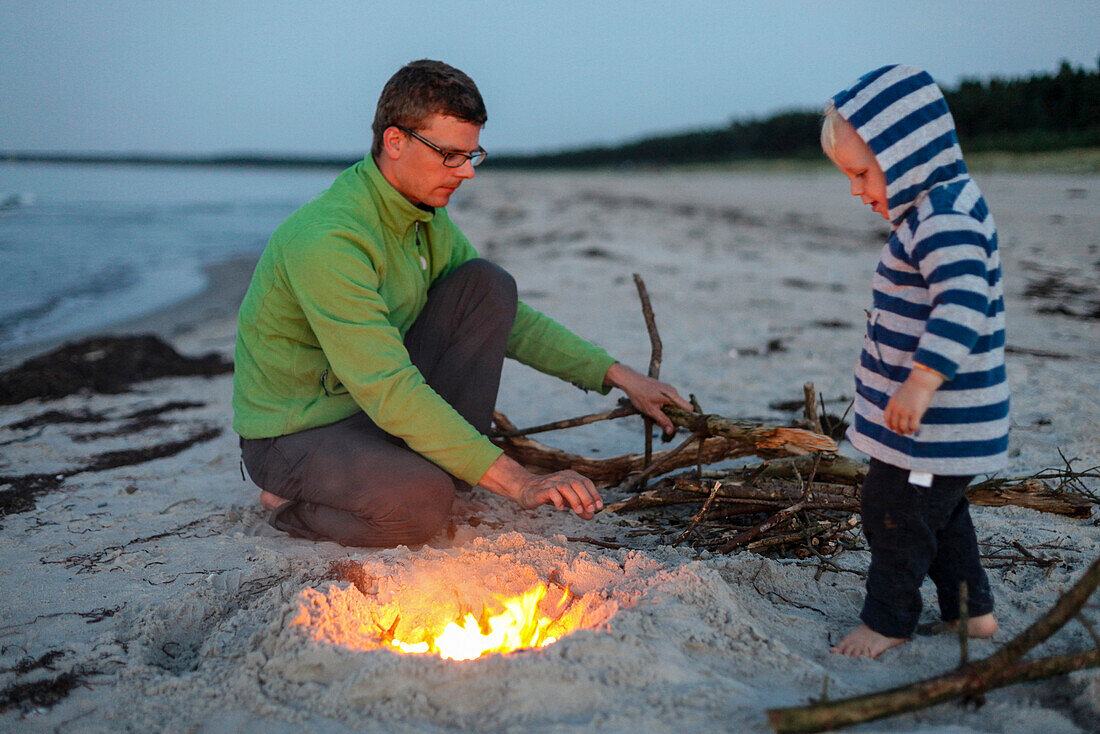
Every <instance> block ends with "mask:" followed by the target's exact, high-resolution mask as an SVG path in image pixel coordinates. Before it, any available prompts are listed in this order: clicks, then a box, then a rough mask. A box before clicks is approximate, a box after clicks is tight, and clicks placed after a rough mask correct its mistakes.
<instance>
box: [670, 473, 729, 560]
mask: <svg viewBox="0 0 1100 734" xmlns="http://www.w3.org/2000/svg"><path fill="white" fill-rule="evenodd" d="M721 486H722V483H721V482H715V483H714V489H712V490H710V496H708V497H707V501H706V502H704V503H703V509H701V510H699V514H698V515H696V516H695V517H693V518H692V520H691V524H690V525H688V526H687V528H686V529H685V530H684V532H682V533H680V536H679V537H678V538H676V540H674V541H672V546H673V547H676V546H678V545H680V543H683V542H684V540H685V539H687V537H688V536H689V535H691V533H692V532H693V531H694V530H695V526H696V525H698V524H699V521H700V520H702V519H703V516H704V515H706V514H707V510H709V509H710V506H711V504H713V503H714V498H715V497H717V496H718V489H719V488H720V487H721Z"/></svg>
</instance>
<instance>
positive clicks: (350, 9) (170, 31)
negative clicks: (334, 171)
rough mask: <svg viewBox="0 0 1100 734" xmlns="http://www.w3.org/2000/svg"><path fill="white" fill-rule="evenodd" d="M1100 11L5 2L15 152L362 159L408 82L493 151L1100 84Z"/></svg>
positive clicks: (804, 5) (1032, 5) (3, 36)
mask: <svg viewBox="0 0 1100 734" xmlns="http://www.w3.org/2000/svg"><path fill="white" fill-rule="evenodd" d="M1098 57H1100V2H1097V0H1077V1H1076V2H1073V1H1069V0H1043V2H1035V0H1000V1H996V2H994V1H991V0H965V1H964V2H960V0H921V1H920V2H912V1H909V2H893V1H892V0H880V1H879V2H854V1H849V2H833V1H830V0H756V1H754V2H750V1H744V2H738V1H734V0H727V1H726V2H709V1H706V2H689V1H687V0H679V1H677V2H658V1H656V0H652V1H651V0H636V1H635V2H601V1H600V0H587V2H572V0H557V1H555V2H545V1H540V2H528V1H527V0H464V1H462V2H450V1H446V0H444V1H440V2H430V3H425V2H406V3H393V2H391V3H385V4H383V3H378V2H367V1H365V0H361V1H359V2H351V1H335V0H333V1H328V0H308V1H306V0H296V1H294V2H286V1H284V0H262V1H256V2H245V1H243V0H217V1H210V2H207V1H201V0H193V1H184V0H179V1H175V0H173V1H169V0H145V1H140V2H116V1H113V0H99V1H98V2H92V1H90V0H88V1H85V0H37V1H36V0H26V1H15V0H0V151H3V150H8V151H66V152H77V151H81V152H83V151H94V152H147V153H153V152H166V153H198V154H208V153H224V152H272V153H302V154H338V155H345V154H352V153H354V154H362V153H363V152H365V151H366V150H367V149H368V148H369V147H370V122H371V119H372V118H373V116H374V108H375V104H376V103H377V99H378V94H379V92H380V91H381V89H382V86H383V85H384V84H385V82H386V80H387V79H388V78H389V77H390V75H392V74H393V72H394V71H396V70H397V69H398V68H399V67H400V66H402V65H403V64H405V63H407V62H409V61H411V60H414V59H419V58H436V59H441V60H443V61H446V62H448V63H450V64H452V65H454V66H456V67H458V68H460V69H462V70H463V71H465V72H466V73H467V74H469V75H470V76H471V77H472V78H473V79H474V80H475V82H476V83H477V85H478V87H479V88H480V90H481V93H482V96H483V97H484V98H485V102H486V106H487V108H488V111H489V122H488V124H487V125H486V127H485V129H484V130H483V132H482V135H481V144H482V145H483V147H485V148H486V149H487V150H489V151H490V153H491V152H493V151H501V152H537V151H549V150H560V149H565V148H570V147H576V146H581V145H588V144H594V143H607V144H615V143H621V142H626V141H630V140H634V139H637V138H639V137H644V136H646V135H650V134H655V133H663V132H676V131H682V130H688V129H695V128H701V127H713V126H718V125H723V124H726V123H727V122H729V121H730V120H731V119H734V118H747V117H752V116H767V115H769V114H772V113H774V112H778V111H781V110H786V109H793V108H798V109H807V108H816V107H819V106H820V105H821V103H822V101H823V100H824V99H826V98H827V97H829V96H831V95H832V94H833V93H835V92H836V91H838V90H839V89H841V88H844V87H846V86H848V85H850V84H851V83H852V82H853V81H854V80H855V79H856V78H858V77H859V76H860V75H861V74H863V73H864V72H867V71H870V70H871V69H874V68H877V67H879V66H882V65H883V64H888V63H906V64H913V65H916V66H921V67H924V68H925V69H927V70H929V71H930V72H931V73H932V75H933V77H935V78H936V79H937V81H939V82H940V83H941V84H945V85H954V84H955V83H957V82H958V81H959V79H960V78H963V77H977V78H983V79H984V78H988V77H990V76H1001V77H1012V76H1025V75H1028V74H1030V73H1033V72H1043V71H1054V70H1056V69H1057V67H1058V65H1059V63H1060V62H1061V61H1062V60H1063V59H1066V60H1068V61H1070V63H1072V64H1074V65H1076V66H1087V67H1088V68H1090V69H1095V68H1096V64H1097V58H1098Z"/></svg>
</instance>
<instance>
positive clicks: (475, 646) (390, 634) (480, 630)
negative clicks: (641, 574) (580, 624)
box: [379, 583, 572, 660]
mask: <svg viewBox="0 0 1100 734" xmlns="http://www.w3.org/2000/svg"><path fill="white" fill-rule="evenodd" d="M546 592H547V587H546V585H545V584H541V583H540V584H539V585H538V586H536V587H535V588H533V589H531V590H530V591H528V592H526V593H524V594H522V595H520V596H517V597H512V598H501V599H499V601H500V602H501V604H503V606H504V611H502V612H500V613H499V614H490V613H489V610H488V608H486V607H483V608H482V610H481V617H480V618H478V617H475V616H474V615H473V614H469V613H467V614H464V615H463V614H461V613H460V617H459V619H458V620H457V621H455V622H451V623H449V624H448V625H447V626H446V627H444V628H443V631H442V632H440V633H439V634H433V633H431V632H430V631H429V632H427V633H426V634H425V635H424V639H422V640H421V641H419V642H406V641H403V640H399V639H397V638H396V637H395V636H394V632H395V631H396V629H397V623H398V622H399V621H400V617H398V618H397V619H395V620H394V621H393V624H392V625H390V628H389V629H388V630H386V629H383V630H382V637H383V640H384V641H386V642H388V644H389V645H390V646H391V647H392V648H393V649H395V650H399V651H401V652H405V653H435V654H437V655H439V656H440V657H441V658H444V659H445V660H473V659H474V658H479V657H481V656H482V655H487V654H489V653H494V652H514V651H516V650H523V649H527V648H532V647H545V646H546V645H549V644H551V643H553V642H555V641H556V639H557V638H555V637H553V636H551V635H550V634H549V632H548V630H549V628H550V627H551V625H553V624H554V623H555V622H557V621H558V619H560V616H561V615H560V614H559V615H558V616H557V617H550V616H546V615H543V614H542V613H540V612H539V602H541V601H542V599H543V597H545V596H546ZM571 596H572V592H570V591H569V589H565V593H564V594H563V595H562V598H561V602H560V603H559V604H558V607H559V609H560V608H561V607H562V606H564V605H565V603H566V601H567V600H568V599H569V598H570V597H571ZM379 628H380V629H382V628H381V626H379Z"/></svg>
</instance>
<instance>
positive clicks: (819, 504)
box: [491, 274, 1100, 569]
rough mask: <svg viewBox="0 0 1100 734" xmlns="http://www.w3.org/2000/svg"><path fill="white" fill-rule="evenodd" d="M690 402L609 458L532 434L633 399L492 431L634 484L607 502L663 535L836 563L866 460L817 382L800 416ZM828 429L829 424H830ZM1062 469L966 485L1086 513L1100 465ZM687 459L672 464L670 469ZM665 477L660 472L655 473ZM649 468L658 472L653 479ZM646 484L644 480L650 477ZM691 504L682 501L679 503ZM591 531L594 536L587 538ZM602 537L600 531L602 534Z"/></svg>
mask: <svg viewBox="0 0 1100 734" xmlns="http://www.w3.org/2000/svg"><path fill="white" fill-rule="evenodd" d="M634 282H635V285H636V286H637V289H638V295H639V298H640V299H641V303H642V314H643V316H644V318H645V322H646V329H647V331H648V332H649V338H650V344H651V346H652V352H651V355H652V356H651V358H650V363H649V376H650V377H653V378H658V377H659V376H660V368H661V359H662V351H663V348H662V344H661V338H660V336H659V334H658V332H657V326H656V323H655V319H654V316H653V309H652V307H651V305H650V301H649V294H648V292H647V290H646V287H645V283H644V282H643V281H642V279H641V277H639V276H638V275H637V274H635V275H634ZM692 403H693V405H694V406H695V410H694V411H692V412H688V411H684V410H681V409H680V408H677V407H675V406H665V408H664V411H665V413H666V414H667V415H668V416H669V418H670V419H671V421H672V422H673V424H674V425H676V426H677V427H678V428H681V429H686V431H687V433H688V436H687V438H686V439H685V440H683V441H682V442H681V443H680V444H679V445H677V446H675V447H674V448H671V449H665V450H663V451H654V450H653V444H652V441H653V422H652V421H651V420H650V419H649V418H646V419H645V426H644V430H643V436H644V440H645V447H644V451H643V452H642V453H641V454H624V455H622V456H615V457H611V458H591V457H587V456H581V455H579V454H572V453H568V452H565V451H561V450H559V449H555V448H552V447H550V446H547V445H545V444H542V443H539V442H538V441H537V440H535V439H533V438H531V436H532V435H534V434H537V433H542V432H546V431H553V430H561V429H567V428H572V427H575V426H582V425H588V424H591V423H596V422H599V421H606V420H615V419H618V418H624V417H627V416H633V415H639V412H638V410H636V409H635V408H634V407H633V406H632V405H630V404H629V402H626V401H622V402H621V403H620V405H618V406H617V407H615V408H613V409H612V410H608V411H604V412H601V413H594V414H591V415H584V416H579V417H577V418H570V419H566V420H560V421H554V422H552V423H546V424H543V425H539V426H532V427H530V428H525V429H519V428H516V426H515V425H513V424H512V423H511V421H509V420H508V418H507V416H505V415H504V414H502V413H499V412H498V413H495V414H494V422H495V424H496V430H495V431H494V432H493V433H492V434H491V438H492V439H493V440H494V442H496V443H497V445H499V446H500V447H501V448H503V449H504V451H505V453H507V454H508V455H509V456H511V457H512V458H513V459H515V460H516V461H518V462H519V463H521V464H523V465H524V466H526V467H527V468H528V469H530V470H532V471H535V472H553V471H560V470H562V469H573V470H575V471H577V472H580V473H581V474H583V475H585V476H587V477H588V478H589V479H591V480H592V481H593V482H595V483H596V485H597V486H600V487H617V488H619V489H620V490H623V489H625V490H627V491H629V492H631V493H632V494H631V496H630V497H628V498H627V499H625V500H622V501H621V502H616V503H614V504H611V505H609V506H608V507H606V508H605V509H604V512H611V513H626V512H639V513H641V514H642V519H643V523H647V524H648V525H649V531H650V532H651V533H653V534H660V535H666V536H667V540H668V542H669V543H671V544H673V545H678V544H681V543H685V542H686V543H690V544H691V545H692V546H693V547H695V548H698V549H700V550H709V551H712V552H719V553H730V552H732V551H736V550H740V549H747V550H750V551H754V552H758V553H765V554H768V555H784V556H793V557H798V558H809V557H811V556H813V557H816V558H817V559H818V560H819V561H821V563H822V568H824V567H825V566H826V565H828V566H830V567H833V568H834V569H835V564H832V563H828V562H827V560H826V559H827V558H829V557H830V556H834V555H835V554H837V553H840V552H842V551H844V550H846V549H850V548H854V547H858V545H859V537H858V529H859V515H858V510H859V486H860V485H861V484H862V483H863V479H864V477H866V474H867V465H866V464H863V463H861V462H858V461H853V460H852V459H848V458H846V457H843V456H840V455H839V454H837V453H836V451H837V444H836V441H835V440H834V438H833V437H832V436H830V435H826V432H825V431H824V430H823V428H822V426H823V424H825V425H829V426H830V428H831V427H833V426H836V425H837V424H843V417H841V418H840V419H839V420H836V419H830V418H831V417H830V416H827V415H825V413H824V408H823V407H821V408H820V410H819V403H818V399H817V394H816V391H815V389H814V385H813V383H812V382H808V383H806V384H805V385H804V386H803V400H802V404H803V411H802V418H801V420H799V421H796V422H795V423H794V425H791V426H775V425H768V424H764V423H755V422H751V421H745V420H738V419H733V418H727V417H724V416H721V415H716V414H708V413H704V412H703V411H702V409H700V408H699V405H698V403H697V402H696V401H695V399H694V396H693V397H692ZM831 432H832V431H831V430H830V433H831ZM746 456H758V457H761V458H763V459H765V461H764V462H763V463H761V464H757V465H752V466H746V467H742V468H739V469H733V470H727V471H720V472H715V471H704V468H703V467H704V466H705V465H710V464H714V463H717V462H721V461H725V460H727V459H735V458H740V457H746ZM1062 459H1063V461H1064V462H1065V468H1064V469H1046V470H1043V471H1042V472H1040V473H1039V474H1036V475H1034V476H1029V477H1008V478H994V479H990V480H988V481H985V482H982V483H981V484H977V485H975V486H973V487H971V488H970V490H969V491H968V493H967V496H968V498H969V499H970V502H971V503H972V504H976V505H986V506H994V507H996V506H1001V505H1006V504H1012V505H1017V506H1022V507H1028V508H1030V509H1034V510H1039V511H1043V512H1054V513H1058V514H1062V515H1066V516H1069V517H1075V518H1086V517H1088V516H1089V515H1090V514H1091V512H1092V508H1093V506H1094V505H1096V504H1100V497H1098V496H1097V495H1096V494H1095V493H1094V492H1091V491H1090V490H1089V489H1088V487H1087V486H1086V484H1085V482H1084V480H1085V479H1088V478H1092V479H1095V478H1100V467H1093V468H1090V469H1086V470H1085V471H1083V472H1079V471H1075V470H1074V469H1073V467H1072V465H1071V462H1070V460H1068V459H1066V457H1065V456H1063V457H1062ZM685 467H692V468H693V469H692V470H690V471H686V472H683V473H680V474H678V475H674V476H665V475H668V474H669V473H670V472H673V471H675V470H677V469H684V468H685ZM659 477H665V478H663V479H657V478H659ZM651 480H657V481H656V482H655V483H654V484H653V485H652V487H649V482H650V481H651ZM647 487H648V488H647ZM685 508H687V512H685ZM592 542H595V540H594V539H593V540H592ZM597 544H600V543H597ZM1027 553H1028V552H1027V550H1026V549H1024V550H1023V552H1020V551H1019V549H1012V550H1009V551H1008V552H1007V553H1006V552H1000V553H998V554H997V556H998V558H997V560H1000V561H1005V562H1009V563H1017V562H1022V563H1031V562H1037V561H1036V558H1037V557H1036V556H1034V555H1032V557H1031V558H1029V557H1028V555H1027Z"/></svg>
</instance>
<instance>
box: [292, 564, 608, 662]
mask: <svg viewBox="0 0 1100 734" xmlns="http://www.w3.org/2000/svg"><path fill="white" fill-rule="evenodd" d="M510 570H511V573H510V574H509V576H511V577H512V578H510V579H507V580H505V579H476V578H470V577H466V578H463V579H462V580H461V582H459V583H455V578H454V577H455V574H454V569H439V573H438V574H429V573H428V572H426V571H425V569H420V570H419V571H417V572H416V573H414V574H411V576H413V578H401V577H393V576H390V577H386V578H368V579H367V580H366V581H365V582H364V581H363V580H362V579H360V580H359V583H356V584H353V585H348V586H347V587H346V588H344V587H342V586H341V585H338V584H332V585H330V586H329V587H328V589H327V590H325V591H323V592H322V591H318V590H315V589H306V590H304V591H303V592H302V593H301V595H300V597H299V609H298V614H297V615H296V616H295V617H294V618H293V620H292V621H291V625H292V626H299V627H304V628H305V629H306V631H307V632H308V634H309V636H310V637H311V638H312V639H314V640H316V641H323V642H328V643H330V644H336V645H341V646H344V647H349V648H353V649H359V650H378V649H385V650H390V651H393V652H396V653H399V654H409V655H437V656H439V657H441V658H443V659H446V660H473V659H476V658H479V657H483V656H485V655H491V654H493V653H511V652H516V651H520V650H529V649H532V648H539V647H546V646H547V645H550V644H552V643H554V642H556V641H558V640H560V639H561V638H563V637H565V636H566V635H569V634H571V633H573V632H576V631H577V630H581V629H593V628H598V627H600V626H602V625H604V624H605V623H606V622H607V620H608V619H610V618H611V617H612V616H613V615H614V614H615V612H616V611H618V606H617V604H616V603H615V602H613V601H608V600H605V599H603V598H602V597H601V596H600V594H599V593H598V592H590V593H587V594H583V595H578V594H577V593H575V592H574V591H573V590H572V589H571V588H570V587H569V585H567V584H566V583H564V582H563V581H562V580H561V574H560V573H559V572H558V571H556V570H555V571H552V572H551V573H550V574H549V582H548V583H547V582H543V581H541V580H539V578H538V575H537V574H536V572H535V571H534V570H533V569H529V568H524V569H514V568H513V569H510ZM433 577H434V578H433ZM448 577H450V578H448ZM459 577H461V574H459ZM516 577H519V578H516Z"/></svg>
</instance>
